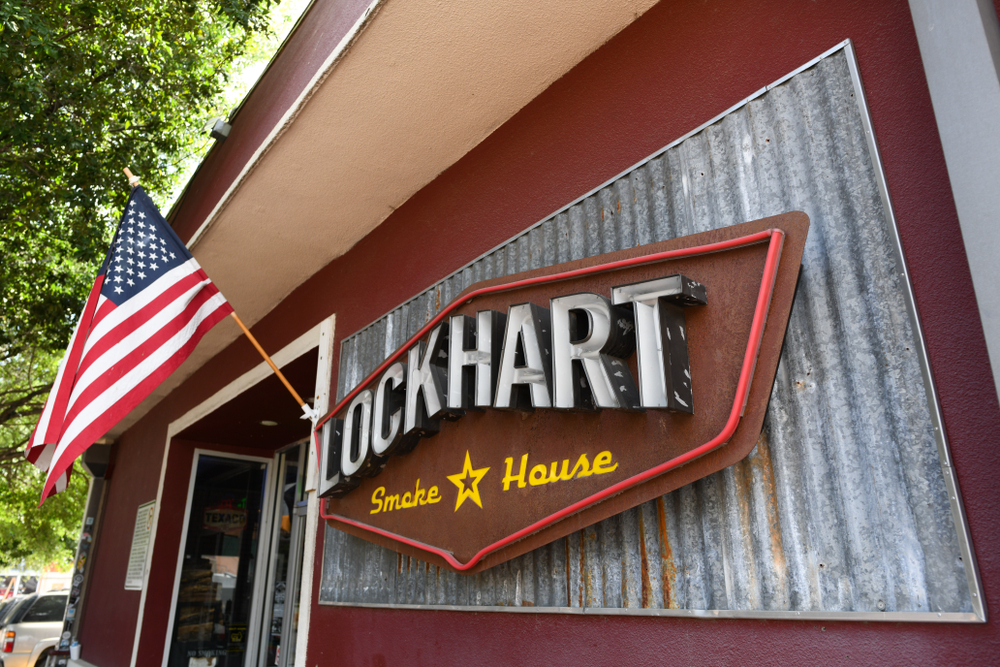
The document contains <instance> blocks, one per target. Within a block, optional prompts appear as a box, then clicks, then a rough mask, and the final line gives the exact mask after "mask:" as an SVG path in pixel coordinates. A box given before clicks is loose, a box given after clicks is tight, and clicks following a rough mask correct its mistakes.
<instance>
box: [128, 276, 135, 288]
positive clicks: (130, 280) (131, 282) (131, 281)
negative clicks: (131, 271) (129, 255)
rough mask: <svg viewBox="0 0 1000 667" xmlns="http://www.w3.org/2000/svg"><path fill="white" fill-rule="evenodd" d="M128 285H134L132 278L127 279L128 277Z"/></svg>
mask: <svg viewBox="0 0 1000 667" xmlns="http://www.w3.org/2000/svg"><path fill="white" fill-rule="evenodd" d="M128 286H129V287H134V286H135V281H134V280H132V279H131V278H129V279H128Z"/></svg>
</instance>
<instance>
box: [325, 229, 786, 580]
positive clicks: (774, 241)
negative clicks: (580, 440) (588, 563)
mask: <svg viewBox="0 0 1000 667" xmlns="http://www.w3.org/2000/svg"><path fill="white" fill-rule="evenodd" d="M784 238H785V233H784V231H782V230H780V229H767V230H764V231H762V232H757V233H756V234H750V235H749V236H743V237H739V238H736V239H729V240H728V241H720V242H718V243H710V244H706V245H702V246H695V247H692V248H684V249H681V250H667V251H664V252H659V253H654V254H652V255H644V256H642V257H633V258H631V259H625V260H619V261H617V262H609V263H608V264H600V265H597V266H591V267H587V268H583V269H575V270H573V271H566V272H564V273H557V274H554V275H550V276H539V277H537V278H525V279H523V280H517V281H514V282H511V283H504V284H502V285H493V286H491V287H483V288H480V289H478V290H474V291H472V292H470V293H469V294H467V295H465V296H464V297H461V299H460V300H455V301H452V302H451V303H450V304H449V305H448V306H447V307H446V308H445V309H444V310H442V311H441V312H440V313H438V315H437V316H436V317H434V319H432V320H431V321H430V322H428V323H427V324H426V325H424V327H423V328H422V329H420V331H418V332H417V333H416V334H415V335H414V336H413V337H412V338H410V340H408V341H407V342H406V344H404V345H403V346H402V347H400V348H399V349H398V350H396V352H394V353H393V354H392V356H390V357H389V358H388V359H387V360H386V361H385V362H383V363H382V365H381V366H379V367H378V368H376V369H375V370H374V371H373V372H372V373H371V374H370V375H369V376H368V377H367V378H365V380H364V381H363V382H361V383H359V384H358V386H357V387H355V388H354V390H353V391H352V392H351V393H349V394H348V395H347V396H346V397H344V399H343V400H342V401H340V402H339V403H338V404H337V406H336V407H335V408H334V409H333V410H331V411H330V413H329V414H328V415H327V416H326V417H324V418H323V419H322V420H320V421H319V423H318V424H317V425H316V430H314V431H313V442H314V444H315V446H316V461H317V462H319V461H320V457H319V454H320V451H319V446H320V445H319V438H318V437H317V435H316V432H317V431H318V430H319V428H320V427H321V426H322V425H323V424H324V423H325V422H326V421H327V420H328V419H330V417H332V416H333V415H335V414H336V413H337V412H339V411H340V410H342V409H343V408H344V407H345V406H346V405H347V403H348V402H349V401H351V400H352V399H353V398H354V397H355V396H356V395H357V394H358V393H359V392H360V391H361V390H362V388H364V386H365V385H367V384H368V383H369V382H370V381H371V380H372V378H373V377H374V376H376V375H378V374H380V373H381V372H382V371H383V370H385V369H386V368H387V367H388V366H389V365H391V364H392V363H393V362H394V361H395V360H396V359H398V358H399V357H401V356H402V354H403V352H404V351H406V350H408V349H409V348H410V347H411V346H412V343H414V342H415V341H417V340H419V339H420V338H421V337H423V335H424V334H425V333H427V332H428V331H429V330H430V329H431V328H433V327H434V326H435V325H436V324H437V323H438V322H440V321H441V320H443V319H444V318H445V317H447V316H448V314H449V313H451V312H452V311H454V310H455V309H457V308H458V307H459V306H461V305H463V304H464V303H466V302H467V301H471V300H472V299H474V298H476V297H479V296H482V295H484V294H496V293H498V292H505V291H510V290H514V289H518V288H520V287H526V286H528V285H536V284H539V283H544V282H555V281H559V280H568V279H570V278H578V277H580V276H585V275H590V274H592V273H602V272H604V271H613V270H616V269H621V268H626V267H630V266H637V265H640V264H648V263H651V262H658V261H662V260H667V259H676V258H678V257H691V256H695V255H704V254H708V253H713V252H721V251H723V250H731V249H733V248H738V247H741V246H746V245H753V244H755V243H761V242H763V241H765V240H766V241H769V243H768V248H767V258H766V259H765V262H764V272H763V277H762V279H761V284H760V291H759V292H758V295H757V307H756V309H755V311H754V316H753V322H752V323H751V326H750V337H749V340H748V341H747V350H746V353H745V354H744V357H743V367H742V369H741V370H740V377H739V381H738V382H737V384H736V396H735V397H734V399H733V409H732V411H730V413H729V419H728V420H727V421H726V425H725V426H724V427H723V429H722V431H721V432H720V433H719V434H718V435H717V436H715V437H714V438H712V439H711V440H709V441H708V442H706V443H705V444H703V445H701V446H699V447H696V448H694V449H692V450H690V451H688V452H686V453H684V454H681V455H680V456H677V457H674V458H672V459H670V460H669V461H666V462H664V463H661V464H660V465H658V466H655V467H653V468H650V469H649V470H646V471H645V472H641V473H638V474H636V475H633V476H632V477H629V478H628V479H624V480H622V481H620V482H618V483H617V484H614V485H612V486H609V487H608V488H606V489H604V490H603V491H599V492H597V493H595V494H592V495H590V496H588V497H586V498H584V499H582V500H578V501H577V502H575V503H573V504H572V505H570V506H568V507H566V508H564V509H561V510H559V511H558V512H555V513H553V514H550V515H549V516H547V517H544V518H542V519H539V520H538V521H536V522H535V523H533V524H530V525H529V526H526V527H525V528H522V529H521V530H519V531H517V532H515V533H513V534H511V535H508V536H507V537H505V538H503V539H501V540H498V541H497V542H494V543H493V544H491V545H489V546H487V547H484V548H483V549H481V550H480V551H479V552H478V553H476V554H475V555H474V556H473V557H472V558H471V559H470V560H469V561H468V562H467V563H462V562H461V561H459V560H458V559H456V558H455V556H454V555H453V554H452V553H451V552H450V551H445V550H444V549H439V548H438V547H434V546H431V545H429V544H425V543H423V542H419V541H417V540H413V539H410V538H408V537H404V536H402V535H397V534H395V533H392V532H389V531H387V530H383V529H381V528H376V527H375V526H369V525H367V524H364V523H361V522H360V521H355V520H354V519H348V518H347V517H344V516H340V515H338V514H327V513H326V511H325V510H324V508H323V505H324V503H321V504H320V517H322V518H323V519H333V520H334V521H339V522H341V523H345V524H347V525H350V526H354V527H356V528H361V529H363V530H367V531H370V532H372V533H375V534H377V535H381V536H383V537H388V538H390V539H392V540H395V541H396V542H399V543H401V544H406V545H408V546H411V547H415V548H417V549H420V550H422V551H426V552H428V553H432V554H435V555H437V556H440V557H441V558H443V559H444V560H445V561H446V562H447V563H448V564H449V565H451V566H452V567H453V568H455V569H456V570H458V571H460V572H461V571H464V570H469V569H471V568H473V567H474V566H475V565H476V564H477V563H479V561H481V560H482V559H483V558H485V557H486V556H488V555H489V554H491V553H493V552H494V551H497V550H498V549H502V548H503V547H505V546H507V545H509V544H512V543H514V542H517V541H518V540H520V539H523V538H525V537H527V536H528V535H531V534H532V533H535V532H538V531H539V530H542V529H543V528H546V527H548V526H550V525H552V524H554V523H556V522H557V521H560V520H562V519H564V518H566V517H568V516H571V515H573V514H576V513H577V512H579V511H581V510H583V509H586V508H587V507H589V506H590V505H593V504H595V503H598V502H600V501H602V500H605V499H607V498H610V497H611V496H614V495H617V494H619V493H622V492H623V491H626V490H628V489H630V488H632V487H633V486H636V485H637V484H641V483H642V482H645V481H647V480H649V479H652V478H653V477H656V476H658V475H662V474H663V473H665V472H667V471H669V470H672V469H673V468H676V467H678V466H681V465H683V464H685V463H688V462H690V461H693V460H694V459H696V458H698V457H700V456H704V455H705V454H708V453H709V452H711V451H712V450H714V449H716V448H717V447H720V446H722V445H724V444H725V443H727V442H728V441H729V439H730V438H731V437H732V435H733V433H734V432H735V431H736V427H737V426H739V423H740V419H741V418H742V416H743V409H744V408H745V407H746V403H747V400H748V398H749V396H750V382H751V380H752V379H753V372H754V369H755V368H756V366H757V355H758V354H759V352H760V345H761V342H762V340H763V337H764V326H765V324H766V323H767V313H768V310H769V309H770V306H771V297H772V296H773V294H774V283H775V280H776V278H777V274H778V261H779V259H780V257H781V249H782V245H783V243H784Z"/></svg>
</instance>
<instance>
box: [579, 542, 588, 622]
mask: <svg viewBox="0 0 1000 667" xmlns="http://www.w3.org/2000/svg"><path fill="white" fill-rule="evenodd" d="M585 532H586V531H583V530H581V531H580V606H581V607H583V606H585V605H584V604H583V588H584V586H585V585H586V579H587V574H586V573H587V562H586V556H585V554H586V546H585V544H584V540H585V539H586V538H585V536H584V533H585Z"/></svg>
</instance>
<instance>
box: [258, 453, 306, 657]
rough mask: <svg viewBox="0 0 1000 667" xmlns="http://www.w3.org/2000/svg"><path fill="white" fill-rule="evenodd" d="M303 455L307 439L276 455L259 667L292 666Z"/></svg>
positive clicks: (302, 534)
mask: <svg viewBox="0 0 1000 667" xmlns="http://www.w3.org/2000/svg"><path fill="white" fill-rule="evenodd" d="M306 442H308V441H306ZM305 459H306V443H298V444H295V445H292V446H291V447H289V448H287V449H284V450H281V451H279V452H278V454H277V455H276V456H275V461H274V464H275V469H276V470H277V471H278V472H277V479H278V480H281V483H280V484H278V488H277V489H276V493H275V494H274V507H273V510H274V522H273V524H272V527H271V535H270V542H271V544H270V550H269V551H270V554H271V557H270V560H269V567H268V574H267V583H266V588H265V591H266V597H265V600H264V618H263V626H262V630H261V651H260V653H259V657H258V660H257V665H258V667H290V666H291V665H294V664H295V640H296V637H297V634H298V626H299V584H300V582H301V578H302V548H303V545H304V542H305V532H306V531H305V519H306V507H307V500H306V496H305V474H304V473H305V469H304V468H305Z"/></svg>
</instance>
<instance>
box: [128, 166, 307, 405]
mask: <svg viewBox="0 0 1000 667" xmlns="http://www.w3.org/2000/svg"><path fill="white" fill-rule="evenodd" d="M123 171H124V172H125V175H126V176H127V177H128V184H129V185H131V186H132V187H133V188H135V187H136V186H137V185H138V184H139V177H138V176H136V175H134V174H133V173H132V171H131V170H130V169H129V168H128V167H125V169H124V170H123ZM229 314H230V315H232V317H233V319H234V320H236V324H238V325H239V327H240V329H241V330H242V331H243V333H244V334H245V335H246V337H247V338H249V339H250V342H251V343H253V346H254V347H255V348H257V351H258V352H260V356H262V357H264V361H266V362H267V365H268V366H270V367H271V370H272V371H274V374H275V375H277V376H278V379H279V380H281V384H283V385H285V389H287V390H288V393H290V394H291V395H292V398H294V399H295V402H296V403H298V404H299V407H300V408H302V412H303V413H304V414H305V417H303V418H308V419H311V420H313V421H316V419H317V418H318V417H319V414H318V413H317V412H316V410H314V409H313V407H312V406H311V405H309V404H308V403H306V402H305V401H303V400H302V397H301V396H299V393H298V392H297V391H295V389H294V388H293V387H292V384H291V383H290V382H289V381H288V378H286V377H285V375H284V374H283V373H282V372H281V370H280V369H279V368H278V366H277V365H275V363H274V361H272V360H271V357H270V356H268V354H267V352H265V351H264V348H262V347H261V346H260V343H258V342H257V339H256V338H254V337H253V334H252V333H250V329H248V328H247V325H245V324H243V320H241V319H240V316H239V315H237V314H236V311H235V310H234V311H233V312H231V313H229Z"/></svg>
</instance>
